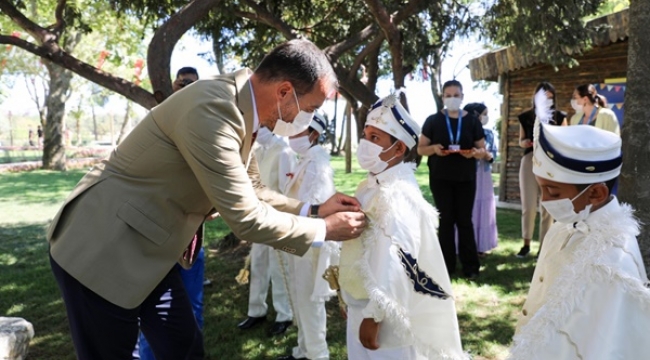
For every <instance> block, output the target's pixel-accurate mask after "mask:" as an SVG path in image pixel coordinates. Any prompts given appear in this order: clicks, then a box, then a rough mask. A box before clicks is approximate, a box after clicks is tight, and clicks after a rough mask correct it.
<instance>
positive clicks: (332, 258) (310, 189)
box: [278, 113, 340, 360]
mask: <svg viewBox="0 0 650 360" xmlns="http://www.w3.org/2000/svg"><path fill="white" fill-rule="evenodd" d="M325 128H326V125H325V121H324V119H323V118H322V117H321V116H320V115H319V114H318V113H315V114H314V117H313V119H312V121H311V124H310V125H309V128H308V129H307V130H305V131H303V132H301V133H300V134H297V135H295V136H291V137H290V138H289V146H291V149H292V150H293V151H295V152H296V153H297V154H298V157H299V160H298V165H297V166H296V167H295V169H294V170H293V171H292V173H291V179H290V180H289V182H288V183H287V185H286V188H285V191H284V194H285V195H287V196H288V197H291V198H294V199H298V200H300V201H305V202H308V203H310V204H320V203H322V202H323V201H324V200H326V199H328V198H329V197H330V196H332V195H334V193H335V192H336V191H335V189H334V171H333V170H332V167H331V165H330V156H329V154H328V153H327V150H325V148H323V147H322V146H320V145H318V138H319V137H320V135H321V134H322V133H323V132H324V131H325ZM339 253H340V248H339V244H338V243H335V242H332V241H325V242H324V243H323V246H322V247H320V248H314V247H312V248H310V249H309V251H307V253H306V254H305V255H303V256H302V257H297V256H291V257H290V262H289V264H290V269H291V271H290V274H291V277H290V279H291V281H290V285H289V292H290V294H291V299H292V301H293V310H294V317H295V319H296V320H297V321H296V324H297V326H298V346H296V347H294V348H293V351H292V354H291V355H288V356H282V357H280V358H278V359H279V360H291V359H311V360H323V359H329V350H328V348H327V341H326V334H327V313H326V312H325V301H326V300H327V299H329V298H330V297H331V296H332V295H333V294H334V292H333V291H332V290H331V289H330V288H329V284H328V283H327V281H325V279H323V273H324V272H325V270H326V269H327V268H328V267H329V266H330V265H335V264H338V257H339Z"/></svg>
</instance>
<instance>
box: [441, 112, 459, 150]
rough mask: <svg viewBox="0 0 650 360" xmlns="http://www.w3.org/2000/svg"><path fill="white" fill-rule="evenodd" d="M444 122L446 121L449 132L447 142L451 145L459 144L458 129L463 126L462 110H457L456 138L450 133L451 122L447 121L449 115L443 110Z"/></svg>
mask: <svg viewBox="0 0 650 360" xmlns="http://www.w3.org/2000/svg"><path fill="white" fill-rule="evenodd" d="M445 120H447V131H449V141H451V144H452V145H455V144H460V127H461V126H462V125H463V110H458V129H456V137H455V138H454V134H452V132H451V122H450V121H449V114H448V113H447V109H445Z"/></svg>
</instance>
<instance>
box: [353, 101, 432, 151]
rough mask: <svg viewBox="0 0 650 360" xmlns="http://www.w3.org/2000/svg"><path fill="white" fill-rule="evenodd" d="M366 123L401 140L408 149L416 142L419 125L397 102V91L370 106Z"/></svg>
mask: <svg viewBox="0 0 650 360" xmlns="http://www.w3.org/2000/svg"><path fill="white" fill-rule="evenodd" d="M368 125H371V126H374V127H376V128H377V129H379V130H382V131H384V132H386V133H388V134H390V135H392V136H394V137H395V138H396V139H398V140H401V141H402V142H403V143H404V144H405V145H406V146H408V148H409V149H412V148H413V147H414V146H415V144H417V141H418V137H419V136H420V131H421V130H420V125H419V124H418V123H416V122H415V120H413V118H412V117H411V115H409V113H408V111H406V109H404V107H403V106H402V104H401V103H400V102H399V92H397V93H395V94H391V95H388V96H387V97H385V98H383V99H381V100H379V101H377V102H376V103H375V104H374V105H373V106H372V108H371V109H370V112H369V113H368V118H367V119H366V126H368Z"/></svg>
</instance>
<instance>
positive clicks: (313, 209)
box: [309, 204, 320, 219]
mask: <svg viewBox="0 0 650 360" xmlns="http://www.w3.org/2000/svg"><path fill="white" fill-rule="evenodd" d="M319 210H320V205H314V204H312V205H311V207H310V208H309V217H310V218H314V219H320V216H319V215H318V211H319Z"/></svg>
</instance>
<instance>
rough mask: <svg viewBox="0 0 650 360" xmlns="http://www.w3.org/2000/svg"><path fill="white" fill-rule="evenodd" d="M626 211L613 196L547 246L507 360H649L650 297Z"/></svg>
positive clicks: (554, 233) (554, 232)
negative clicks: (605, 203)
mask: <svg viewBox="0 0 650 360" xmlns="http://www.w3.org/2000/svg"><path fill="white" fill-rule="evenodd" d="M632 213H633V212H632V208H631V207H630V206H629V205H625V204H624V205H621V204H619V202H618V200H617V199H616V198H615V197H614V198H612V199H611V201H610V202H609V203H608V204H607V205H606V206H604V207H603V208H601V209H598V210H597V211H595V212H593V213H592V214H590V215H589V217H588V218H587V220H585V221H583V222H580V223H577V224H576V225H575V226H572V225H567V224H563V223H558V222H556V223H555V224H553V226H552V227H551V229H550V230H549V232H548V234H547V235H546V238H545V239H544V247H543V248H542V252H541V254H540V258H539V261H538V263H537V267H536V268H535V273H534V275H533V279H532V283H531V288H530V291H529V293H528V299H527V300H526V303H525V304H524V308H523V309H522V314H521V317H520V320H519V322H518V324H517V331H516V333H515V337H514V343H513V346H512V348H511V349H510V357H509V358H510V359H516V360H524V359H525V360H536V359H539V360H549V359H553V360H564V359H567V360H568V359H585V360H587V359H588V360H614V359H621V360H623V359H648V358H650V354H649V352H648V350H647V346H648V343H649V340H650V291H649V290H648V288H647V287H646V285H647V276H646V272H645V268H644V266H643V260H642V258H641V254H640V252H639V246H638V244H637V240H636V236H637V235H638V234H639V224H638V222H637V221H636V219H635V218H634V217H633V215H632Z"/></svg>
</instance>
